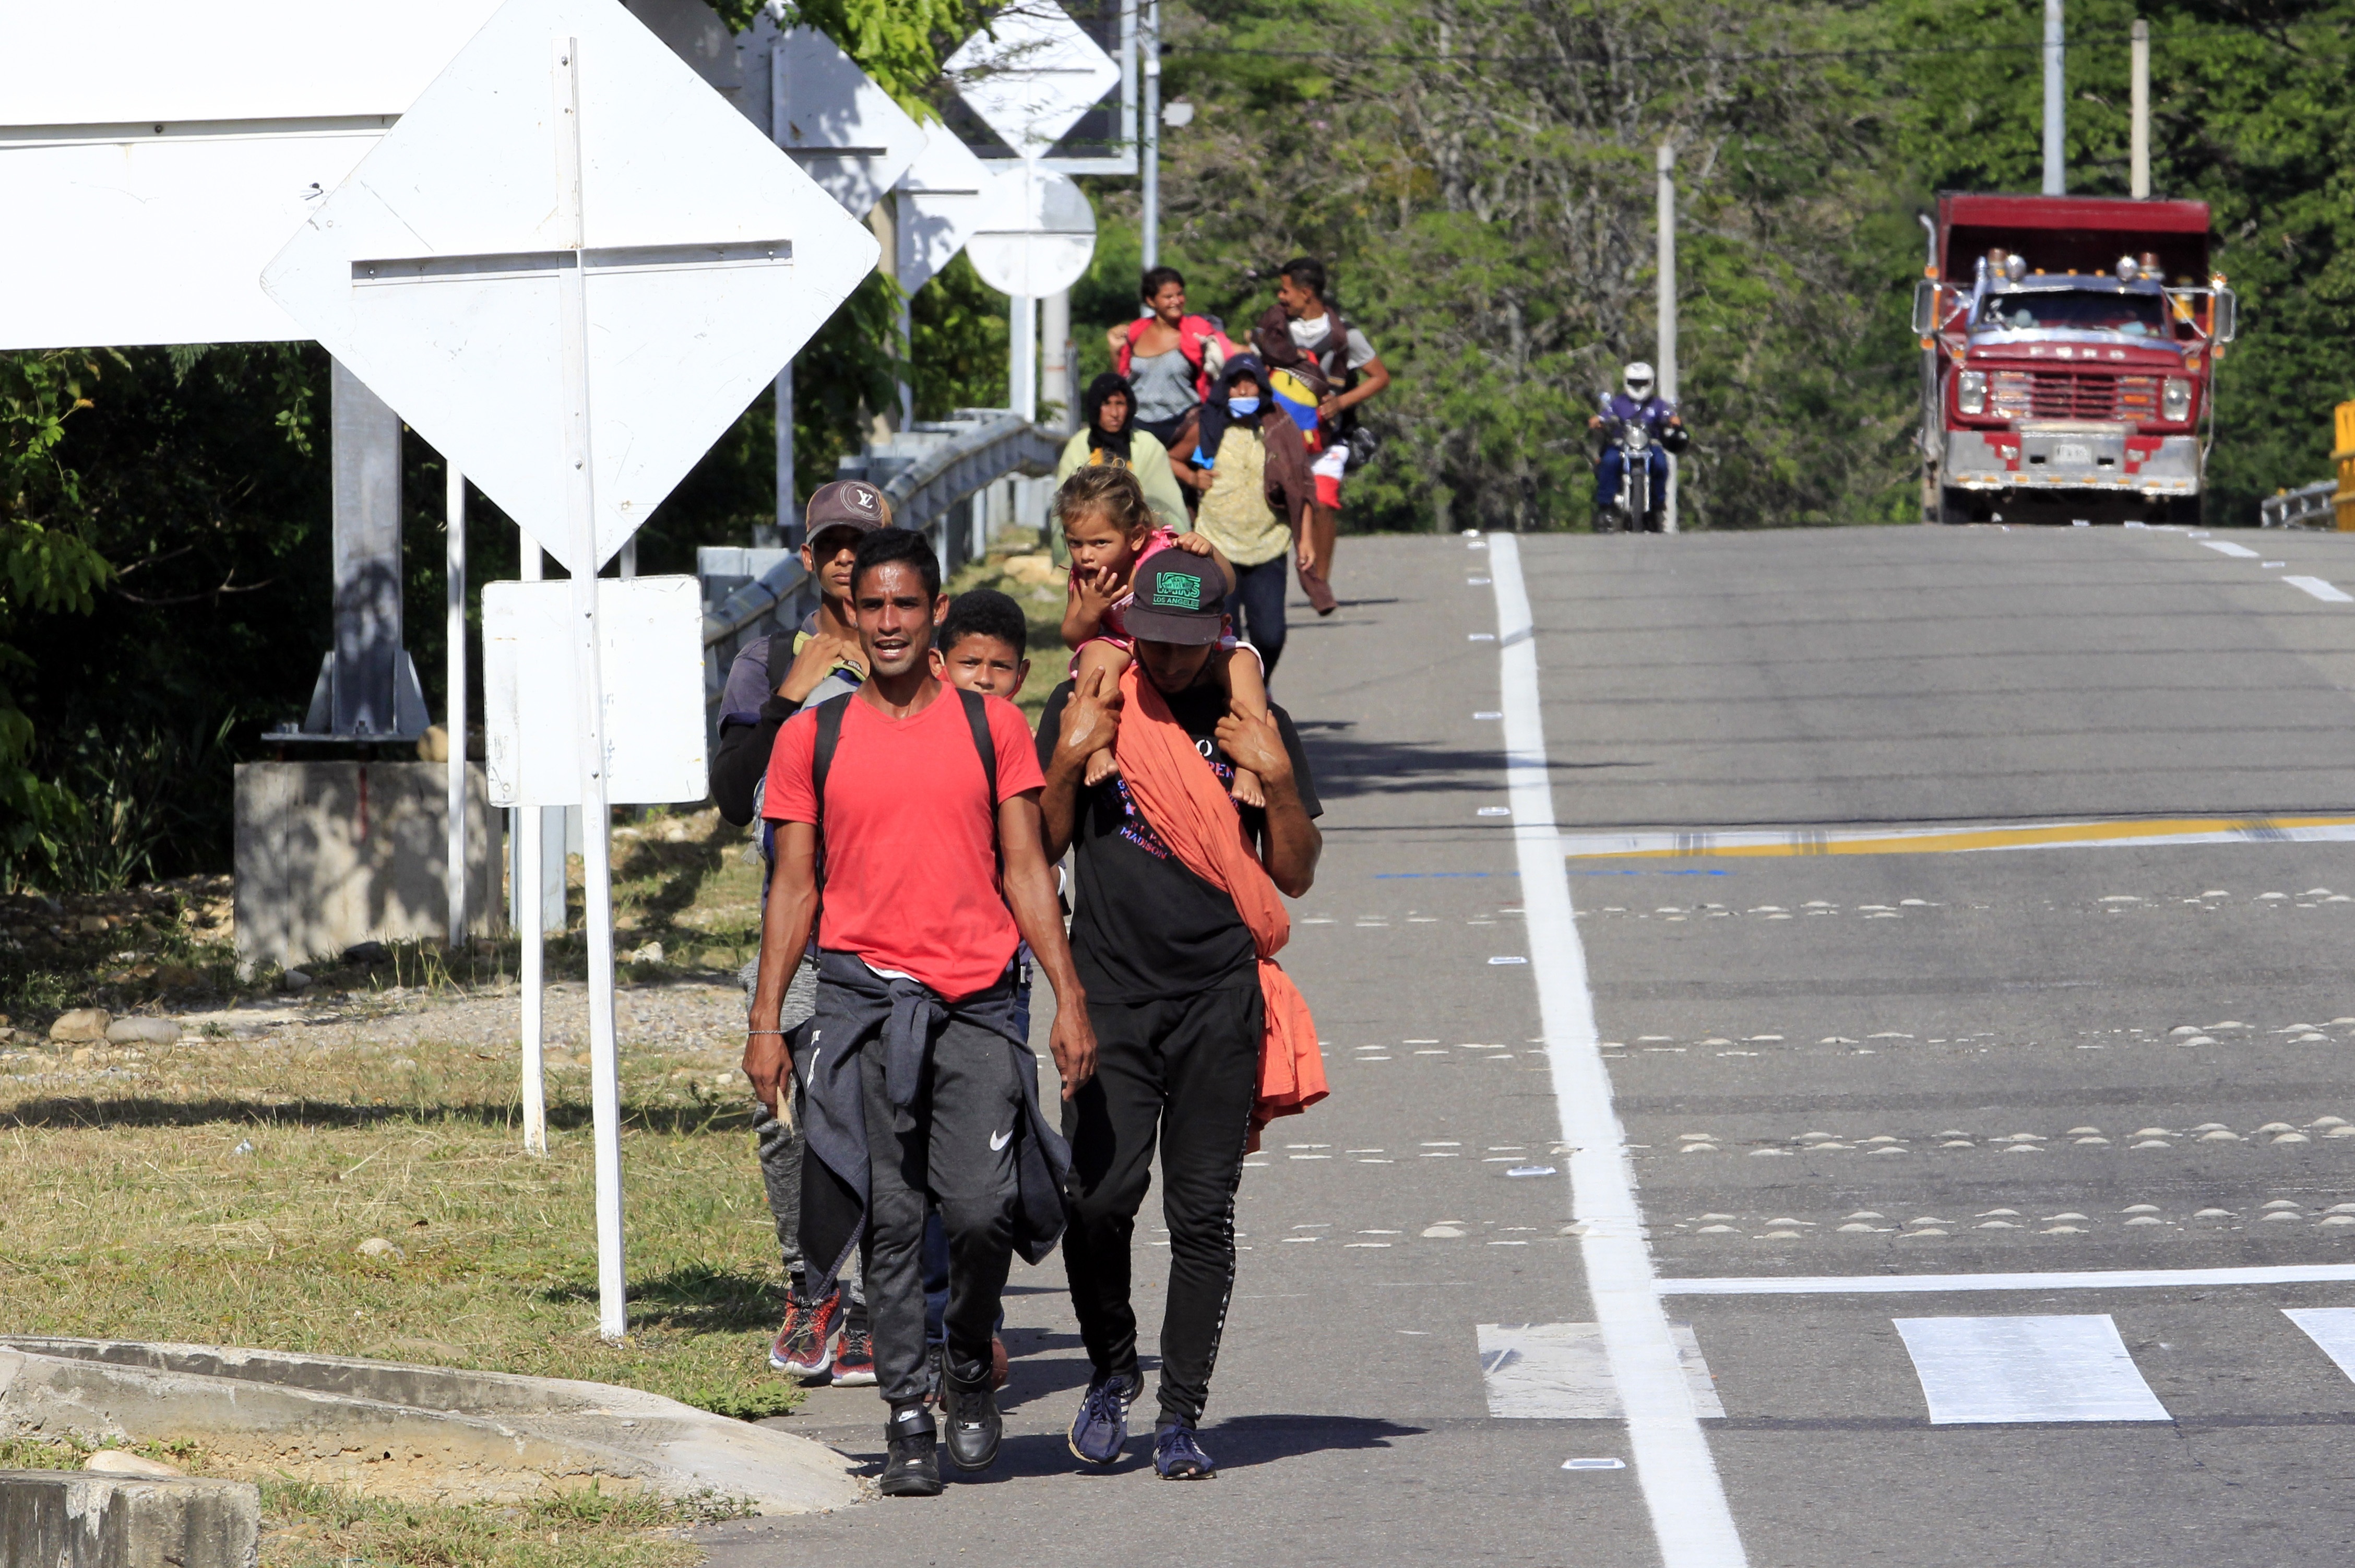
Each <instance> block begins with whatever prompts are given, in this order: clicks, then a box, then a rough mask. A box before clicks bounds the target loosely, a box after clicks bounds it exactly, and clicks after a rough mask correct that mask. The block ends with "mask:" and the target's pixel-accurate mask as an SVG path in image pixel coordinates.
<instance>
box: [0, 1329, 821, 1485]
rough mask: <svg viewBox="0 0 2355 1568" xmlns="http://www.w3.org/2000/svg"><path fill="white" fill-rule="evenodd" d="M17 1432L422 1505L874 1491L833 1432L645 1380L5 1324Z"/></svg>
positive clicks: (7, 1404) (3, 1391) (4, 1394)
mask: <svg viewBox="0 0 2355 1568" xmlns="http://www.w3.org/2000/svg"><path fill="white" fill-rule="evenodd" d="M0 1431H15V1432H17V1433H21V1434H38V1433H45V1432H46V1433H66V1432H71V1433H74V1434H76V1435H80V1436H81V1437H83V1438H85V1439H101V1440H102V1439H109V1438H111V1439H114V1440H116V1441H128V1442H152V1441H162V1440H170V1439H176V1438H193V1439H195V1440H197V1441H199V1442H201V1443H203V1444H204V1445H205V1446H206V1447H207V1448H208V1450H210V1451H211V1452H212V1453H213V1454H214V1455H216V1456H218V1458H219V1459H220V1460H221V1461H222V1462H223V1463H224V1464H226V1465H227V1467H229V1468H230V1469H231V1470H233V1471H241V1472H242V1471H250V1472H251V1473H254V1474H260V1475H279V1474H284V1475H291V1476H293V1477H298V1478H300V1479H304V1480H313V1481H323V1482H327V1483H330V1484H334V1485H339V1486H346V1487H351V1488H357V1489H358V1490H360V1491H362V1492H365V1493H368V1494H369V1495H372V1496H389V1497H399V1498H406V1499H415V1500H421V1501H434V1502H498V1503H506V1502H517V1501H521V1500H523V1499H528V1498H533V1497H539V1496H545V1495H549V1494H552V1493H558V1492H564V1491H575V1490H582V1489H585V1488H588V1487H589V1486H590V1485H591V1483H592V1482H594V1483H597V1484H602V1485H604V1486H607V1487H609V1488H611V1487H613V1486H616V1485H620V1486H631V1487H635V1488H643V1489H645V1490H649V1491H653V1492H656V1493H659V1494H660V1495H662V1496H664V1497H666V1498H672V1499H682V1500H683V1499H693V1498H698V1497H711V1498H719V1499H741V1500H742V1501H743V1502H744V1503H745V1504H747V1505H748V1506H750V1508H751V1509H752V1511H754V1512H756V1513H763V1514H777V1513H808V1512H814V1511H819V1510H823V1509H836V1508H842V1507H845V1506H847V1505H848V1504H850V1503H852V1502H855V1501H857V1500H858V1482H857V1480H856V1479H855V1478H854V1477H852V1476H851V1474H850V1468H851V1467H850V1462H849V1461H848V1460H847V1459H845V1458H844V1457H843V1456H841V1455H839V1454H837V1453H836V1452H835V1451H834V1450H833V1449H831V1448H828V1447H826V1446H825V1445H822V1444H818V1443H814V1442H812V1441H810V1440H809V1439H808V1438H805V1437H796V1436H793V1435H788V1434H786V1433H782V1432H776V1431H773V1430H771V1429H769V1428H766V1427H761V1426H755V1425H752V1424H749V1423H745V1422H741V1421H730V1420H729V1419H727V1418H726V1417H724V1416H718V1415H713V1414H711V1413H709V1412H708V1411H701V1410H697V1409H695V1408H694V1407H693V1406H691V1405H686V1404H681V1403H678V1402H677V1401H676V1400H669V1399H664V1398H662V1397H661V1396H659V1395H656V1394H650V1393H644V1392H639V1391H638V1390H636V1389H626V1388H620V1387H616V1386H614V1385H613V1384H609V1383H592V1382H575V1381H570V1380H568V1379H561V1378H527V1377H518V1376H515V1375H513V1374H511V1373H506V1372H473V1371H453V1370H451V1369H449V1368H445V1367H421V1366H409V1365H404V1364H402V1363H400V1362H397V1361H371V1360H357V1359H354V1358H349V1357H342V1356H303V1355H296V1354H293V1353H292V1352H287V1351H278V1350H248V1349H224V1348H222V1347H219V1346H213V1345H173V1344H146V1343H140V1342H136V1341H125V1340H102V1339H37V1338H19V1337H11V1338H0Z"/></svg>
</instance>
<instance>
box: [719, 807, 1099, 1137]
mask: <svg viewBox="0 0 2355 1568" xmlns="http://www.w3.org/2000/svg"><path fill="white" fill-rule="evenodd" d="M1039 794H1040V792H1039V791H1038V790H1030V789H1026V790H1024V791H1023V792H1022V793H1021V794H1020V795H1016V796H1015V797H1014V798H1013V799H1011V800H1008V801H1004V802H1002V803H1000V804H999V805H998V807H997V843H998V847H999V848H1001V849H1002V850H1003V851H1004V852H1005V855H1006V906H1007V908H1008V909H1010V910H1012V911H1013V912H1014V923H1015V925H1016V927H1017V928H1018V929H1019V930H1020V931H1021V933H1022V940H1023V941H1025V942H1027V943H1028V944H1030V952H1031V955H1033V956H1034V957H1036V958H1037V959H1038V960H1039V968H1040V969H1042V970H1044V971H1045V972H1046V976H1047V984H1048V985H1050V986H1052V987H1054V988H1055V1027H1054V1029H1052V1030H1051V1031H1050V1032H1049V1034H1048V1036H1047V1049H1048V1050H1049V1051H1050V1052H1051V1053H1052V1054H1053V1056H1054V1058H1055V1071H1056V1072H1058V1073H1060V1074H1061V1075H1062V1079H1063V1098H1064V1099H1066V1100H1068V1099H1070V1098H1071V1095H1072V1094H1073V1093H1076V1092H1077V1091H1078V1089H1079V1087H1080V1085H1081V1084H1082V1083H1086V1082H1087V1081H1088V1080H1089V1079H1091V1078H1092V1077H1094V1076H1095V1075H1096V1031H1095V1028H1094V1026H1093V1025H1092V1024H1091V1023H1089V1021H1088V994H1087V992H1086V991H1085V990H1084V989H1083V988H1082V987H1081V985H1080V972H1079V970H1078V969H1077V968H1075V967H1073V965H1072V964H1071V937H1070V935H1069V934H1068V933H1066V932H1065V931H1064V930H1063V912H1062V909H1061V906H1060V905H1059V904H1057V902H1056V901H1055V879H1054V877H1053V876H1052V875H1050V873H1049V871H1048V869H1047V856H1046V852H1045V850H1044V849H1043V848H1041V847H1040V845H1039ZM765 973H766V971H765V970H764V971H763V974H764V975H765Z"/></svg>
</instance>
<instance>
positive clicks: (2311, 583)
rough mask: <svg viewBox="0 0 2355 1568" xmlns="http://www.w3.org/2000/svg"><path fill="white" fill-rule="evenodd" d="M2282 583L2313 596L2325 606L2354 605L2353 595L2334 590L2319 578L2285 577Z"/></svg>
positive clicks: (2342, 590) (2354, 595) (2354, 597)
mask: <svg viewBox="0 0 2355 1568" xmlns="http://www.w3.org/2000/svg"><path fill="white" fill-rule="evenodd" d="M2282 581H2284V582H2286V583H2288V584H2289V585H2290V586H2291V587H2292V588H2298V589H2303V590H2304V591H2306V592H2308V593H2311V594H2313V595H2314V596H2315V597H2316V598H2317V599H2319V600H2321V601H2322V602H2323V603H2325V604H2355V593H2350V592H2346V591H2345V590H2344V589H2340V588H2334V587H2332V586H2331V585H2330V584H2329V583H2328V582H2325V581H2323V580H2322V579H2321V578H2319V577H2285V578H2283V579H2282Z"/></svg>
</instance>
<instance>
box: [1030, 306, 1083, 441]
mask: <svg viewBox="0 0 2355 1568" xmlns="http://www.w3.org/2000/svg"><path fill="white" fill-rule="evenodd" d="M1043 303H1044V304H1045V305H1046V309H1045V310H1043V311H1041V312H1040V313H1039V314H1040V316H1041V317H1042V320H1041V322H1040V325H1039V363H1040V365H1041V367H1042V368H1041V373H1040V377H1039V401H1040V402H1042V403H1047V404H1051V405H1053V412H1052V416H1051V417H1050V420H1049V421H1048V428H1049V429H1050V430H1052V431H1054V432H1056V433H1058V434H1060V435H1069V434H1070V433H1071V430H1072V423H1071V416H1072V415H1073V414H1074V413H1076V412H1078V411H1077V410H1076V409H1074V408H1073V407H1072V406H1071V405H1072V404H1073V402H1074V401H1075V399H1073V398H1072V396H1071V290H1069V289H1058V290H1056V291H1055V292H1054V293H1051V294H1049V295H1048V296H1047V297H1046V300H1045V301H1044V302H1043Z"/></svg>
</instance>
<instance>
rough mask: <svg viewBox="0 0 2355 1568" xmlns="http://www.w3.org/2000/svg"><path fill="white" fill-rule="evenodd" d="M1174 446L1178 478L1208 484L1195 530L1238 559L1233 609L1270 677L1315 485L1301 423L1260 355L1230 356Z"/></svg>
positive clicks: (1230, 600) (1198, 486)
mask: <svg viewBox="0 0 2355 1568" xmlns="http://www.w3.org/2000/svg"><path fill="white" fill-rule="evenodd" d="M1171 451H1172V453H1174V454H1178V455H1177V458H1176V461H1177V478H1178V481H1179V483H1181V484H1184V485H1190V486H1192V487H1193V488H1194V489H1195V490H1197V491H1199V492H1200V496H1201V498H1200V501H1199V506H1198V507H1197V509H1196V512H1195V517H1194V528H1195V531H1196V532H1198V533H1199V534H1201V535H1202V536H1203V537H1205V538H1206V539H1209V541H1210V542H1211V543H1212V544H1213V545H1216V546H1217V547H1218V549H1219V550H1220V553H1221V554H1223V555H1224V556H1225V557H1226V558H1227V560H1228V562H1229V564H1231V566H1232V567H1233V568H1234V571H1235V587H1234V592H1231V593H1230V594H1228V595H1227V613H1228V614H1229V615H1230V616H1231V617H1232V618H1233V620H1234V623H1235V628H1236V630H1237V631H1238V632H1240V633H1241V635H1243V637H1244V638H1246V639H1247V640H1248V641H1249V642H1250V643H1251V645H1252V647H1254V648H1256V649H1258V650H1259V656H1260V660H1261V663H1262V664H1263V665H1264V666H1265V667H1266V670H1267V673H1268V675H1269V676H1270V677H1273V675H1274V674H1275V664H1276V660H1277V659H1278V658H1280V657H1282V656H1283V654H1284V589H1285V586H1286V585H1285V581H1284V579H1285V572H1286V562H1288V561H1289V560H1290V559H1291V554H1292V552H1293V551H1294V550H1295V549H1297V548H1298V546H1299V540H1300V530H1301V528H1302V527H1303V525H1304V524H1305V522H1306V520H1307V516H1308V508H1309V506H1310V505H1311V503H1312V502H1313V500H1314V499H1315V495H1314V492H1313V491H1312V489H1311V488H1310V480H1309V475H1308V450H1307V447H1306V446H1305V444H1304V443H1303V442H1302V441H1301V437H1300V427H1299V426H1298V425H1296V424H1295V423H1294V422H1293V421H1292V419H1291V417H1290V416H1289V415H1288V414H1286V413H1285V412H1284V410H1283V409H1282V408H1280V407H1279V406H1277V404H1276V402H1275V400H1274V399H1273V398H1271V397H1269V396H1268V377H1267V370H1266V368H1265V367H1264V366H1263V365H1262V364H1261V362H1260V359H1259V357H1258V356H1257V355H1252V354H1239V355H1236V356H1235V357H1232V358H1231V359H1229V360H1228V361H1227V362H1226V364H1225V366H1224V367H1223V368H1221V369H1220V372H1219V379H1218V380H1217V381H1216V382H1214V383H1213V384H1212V386H1211V388H1210V395H1209V398H1207V399H1205V400H1203V403H1202V406H1201V408H1200V409H1199V410H1198V411H1196V412H1195V413H1194V414H1193V415H1191V416H1190V417H1189V418H1188V420H1187V421H1186V422H1185V423H1184V424H1182V425H1180V426H1179V427H1178V429H1177V442H1176V444H1175V445H1174V446H1173V447H1172V448H1171Z"/></svg>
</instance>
